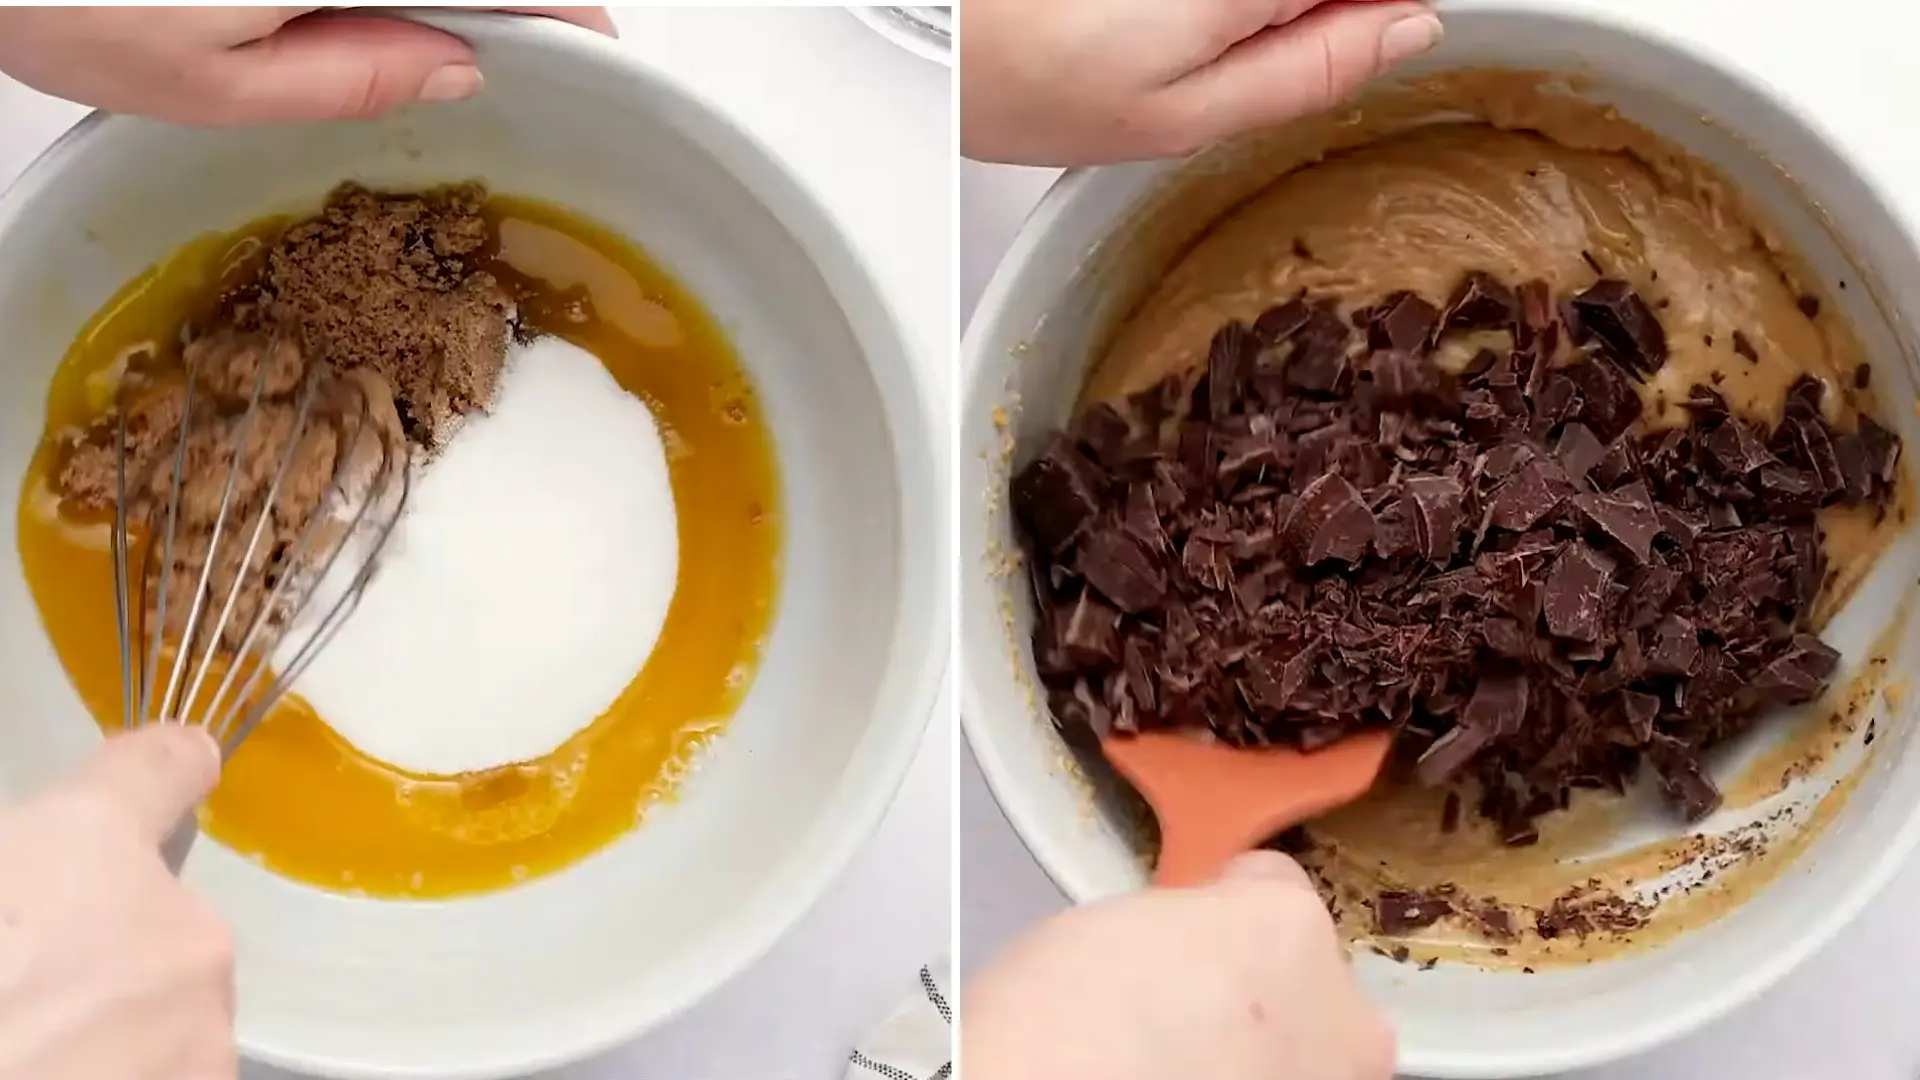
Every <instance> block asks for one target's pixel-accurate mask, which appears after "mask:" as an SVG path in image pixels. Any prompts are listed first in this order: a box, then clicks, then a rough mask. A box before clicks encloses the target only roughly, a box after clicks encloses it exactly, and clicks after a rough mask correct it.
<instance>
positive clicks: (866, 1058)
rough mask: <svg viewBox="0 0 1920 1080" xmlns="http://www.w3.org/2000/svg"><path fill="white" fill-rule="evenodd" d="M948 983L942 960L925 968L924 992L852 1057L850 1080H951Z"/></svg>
mask: <svg viewBox="0 0 1920 1080" xmlns="http://www.w3.org/2000/svg"><path fill="white" fill-rule="evenodd" d="M950 981H951V976H950V974H949V972H948V968H947V962H946V961H944V960H943V961H941V962H939V963H937V964H929V965H927V966H926V967H923V968H921V969H920V986H919V987H918V988H917V989H916V990H914V992H913V993H911V994H909V995H908V996H907V998H906V1000H904V1001H902V1002H901V1003H900V1005H899V1007H898V1008H896V1009H894V1010H893V1015H891V1016H889V1017H887V1022H886V1023H884V1024H881V1025H880V1026H879V1027H878V1028H875V1029H874V1031H873V1033H872V1034H870V1035H868V1036H867V1038H866V1040H865V1041H864V1042H862V1043H861V1044H860V1046H859V1048H858V1049H856V1050H855V1051H854V1052H853V1056H852V1058H851V1059H849V1061H848V1063H847V1080H952V1078H953V1006H951V1005H949V1004H947V991H946V986H947V983H948V982H950Z"/></svg>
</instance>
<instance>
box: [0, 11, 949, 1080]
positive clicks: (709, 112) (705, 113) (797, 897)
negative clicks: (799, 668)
mask: <svg viewBox="0 0 1920 1080" xmlns="http://www.w3.org/2000/svg"><path fill="white" fill-rule="evenodd" d="M388 13H389V14H391V15H394V16H398V17H404V18H409V19H415V20H417V21H420V22H423V23H427V24H429V25H432V26H435V27H438V28H440V29H443V30H446V31H448V32H450V33H453V34H455V35H457V36H459V37H462V38H464V39H466V40H468V41H470V42H472V43H473V44H474V45H475V46H476V49H477V50H478V51H479V53H480V56H481V66H482V67H483V68H484V67H485V63H486V58H485V54H486V50H487V49H488V48H489V47H493V46H497V45H501V44H506V43H512V44H514V45H525V44H529V43H532V44H535V45H537V46H538V47H540V48H545V49H550V50H553V51H555V52H558V53H572V54H573V55H575V56H578V57H581V58H583V59H591V60H592V61H593V62H595V63H596V64H598V65H600V66H602V67H604V68H607V69H609V70H610V71H617V72H618V73H619V74H620V75H621V76H622V77H624V78H626V79H628V80H630V81H631V83H632V84H633V92H632V93H631V95H630V96H631V98H632V99H633V102H634V107H636V108H645V107H647V106H646V102H647V101H648V100H650V99H672V100H676V101H677V103H678V104H679V105H680V106H682V107H683V108H685V110H686V111H687V112H688V113H689V114H692V115H694V116H697V117H698V121H699V124H698V126H699V129H700V131H701V134H700V135H698V136H695V137H696V138H697V139H698V141H702V142H711V143H716V144H730V146H729V147H728V149H730V151H731V152H733V153H735V154H739V155H743V156H746V157H749V158H751V159H753V160H754V161H755V163H756V171H757V176H756V177H755V180H756V182H757V183H758V184H760V185H766V186H770V187H772V188H775V189H778V195H779V196H780V200H779V201H780V203H781V210H780V211H779V212H778V213H776V218H777V219H778V220H779V221H780V222H781V224H782V226H783V227H784V228H785V229H786V231H787V232H788V233H789V234H791V236H792V238H793V241H794V243H795V244H797V245H798V246H799V248H800V249H801V250H802V252H804V253H805V255H806V257H807V259H808V261H809V262H810V263H811V264H813V265H814V267H815V268H816V269H817V270H818V271H819V272H820V273H821V275H822V278H823V279H824V281H825V282H826V284H827V286H828V289H829V291H830V292H833V293H835V294H836V298H838V296H839V294H843V293H845V292H847V291H849V290H851V291H853V292H854V293H855V294H856V296H855V299H856V300H857V302H858V303H859V304H860V305H861V306H862V307H864V308H866V309H868V310H869V312H870V315H871V319H872V322H871V327H870V328H871V330H872V332H873V334H874V335H875V336H876V337H878V338H880V339H882V340H881V347H880V348H879V349H863V350H860V353H861V359H862V361H863V362H864V363H865V366H866V367H867V368H868V370H869V372H870V374H871V375H872V376H873V378H874V382H875V384H876V386H877V387H878V390H879V397H880V400H881V407H882V413H883V416H882V419H883V421H884V422H885V424H886V425H887V429H888V433H889V446H890V449H891V450H892V451H893V453H892V455H891V456H892V458H893V465H894V468H895V470H896V473H897V481H896V482H897V488H896V491H895V498H896V499H897V500H898V501H899V504H900V507H901V511H900V518H899V527H900V539H899V542H900V544H901V545H902V546H903V549H906V550H915V549H917V550H919V551H922V552H926V553H930V556H929V557H930V558H931V559H932V560H933V561H934V563H935V565H939V566H943V567H945V566H950V565H951V555H950V552H951V550H952V545H951V540H950V533H951V531H952V530H951V528H950V527H949V522H950V517H949V514H948V502H949V500H948V499H946V498H945V497H944V495H945V491H946V486H945V484H944V481H945V480H946V478H947V476H948V470H947V467H946V450H947V446H946V441H945V440H940V439H935V438H933V437H932V436H931V434H929V433H932V432H936V431H939V430H942V429H941V428H940V426H939V424H940V423H941V412H940V409H939V402H938V399H937V397H936V396H935V394H934V392H933V386H932V383H931V380H930V379H929V378H928V377H927V375H926V374H924V373H923V372H922V371H921V369H920V361H919V360H918V359H917V358H916V357H915V356H914V352H915V350H914V347H913V344H912V340H913V339H912V337H911V336H910V335H909V334H908V333H907V329H906V324H905V322H904V320H903V319H902V317H901V314H900V312H899V311H898V310H897V306H896V304H895V303H894V302H893V301H892V300H891V299H890V298H889V296H888V294H887V292H886V290H885V289H883V288H881V286H880V281H879V278H878V275H877V272H876V269H875V267H874V266H873V265H872V263H871V261H870V260H869V259H868V258H866V257H865V256H863V255H862V254H861V253H860V251H859V249H858V247H857V245H855V244H854V243H853V241H852V239H851V237H850V236H849V235H848V232H847V230H846V227H845V225H844V224H843V223H842V222H841V220H840V219H839V218H838V217H836V216H835V214H834V213H833V211H832V210H831V209H830V207H829V204H828V202H827V200H826V199H825V198H824V197H823V195H822V193H821V191H820V189H819V187H818V186H817V185H816V184H814V183H813V182H812V181H810V180H809V179H808V178H807V177H806V176H804V175H803V174H802V173H801V172H800V171H798V170H797V169H796V168H795V167H794V166H793V164H792V163H791V162H790V161H789V160H788V159H787V158H786V157H785V156H784V155H782V154H781V153H780V152H778V151H777V150H775V149H774V148H773V147H772V146H770V145H768V143H767V142H766V141H765V140H764V139H763V138H762V137H761V136H760V135H759V134H757V133H756V132H755V131H754V130H752V129H751V128H750V127H749V126H748V125H747V124H745V123H743V122H742V121H741V120H740V119H738V118H737V117H735V116H734V115H733V113H732V112H731V111H730V110H728V109H727V108H726V107H724V106H722V105H720V104H718V103H717V102H716V101H715V100H714V99H713V98H712V97H711V96H710V95H709V94H707V93H706V92H703V91H701V90H699V89H697V88H695V87H693V86H691V85H688V84H687V83H686V82H685V81H683V80H682V79H681V78H680V77H679V76H677V75H675V74H672V73H671V72H669V71H667V70H664V69H662V68H660V67H659V66H657V65H655V64H653V63H652V62H651V61H649V60H647V59H646V58H645V57H643V56H640V55H638V54H636V53H635V52H633V51H632V50H628V49H624V48H622V47H621V46H620V44H619V43H618V41H616V40H614V39H611V38H607V37H604V36H602V35H600V34H597V33H594V32H592V31H589V30H585V29H582V28H580V27H576V26H572V25H570V24H567V23H563V22H560V21H558V20H554V19H550V18H545V17H540V16H533V15H523V14H503V13H482V12H472V11H458V10H447V9H420V8H412V9H404V8H403V9H390V10H389V12H388ZM147 122H148V121H141V120H136V119H134V118H132V117H127V116H121V115H116V114H112V113H108V112H105V111H103V110H93V111H91V112H89V113H88V114H87V115H86V116H84V117H83V118H81V119H80V120H79V121H78V122H77V123H75V124H74V125H73V126H72V127H70V128H68V129H67V130H66V131H65V132H63V133H62V134H61V135H60V136H59V137H58V138H57V139H55V140H54V141H53V142H52V143H51V144H50V145H49V146H48V147H47V148H46V149H45V150H43V151H42V152H41V153H40V154H39V155H38V156H36V157H35V158H34V159H33V161H32V162H31V163H29V164H28V165H27V167H26V168H25V169H23V170H22V171H21V172H20V174H19V176H18V177H16V178H15V179H14V180H13V182H12V183H11V184H9V185H8V186H7V187H6V189H5V191H4V192H0V233H3V232H4V231H5V229H6V227H7V225H8V223H9V222H11V221H12V220H14V219H16V218H17V217H18V216H19V215H20V214H22V213H23V212H24V211H26V210H27V209H28V208H29V207H30V206H31V204H32V203H33V202H34V201H35V200H36V199H38V198H39V197H40V196H41V194H42V193H43V192H44V191H45V190H46V189H47V188H49V187H51V186H53V185H56V184H57V183H58V182H59V180H60V178H61V176H62V175H63V174H64V173H65V172H66V171H67V169H69V168H70V167H71V164H72V161H73V159H74V157H75V155H76V153H77V152H78V151H79V150H80V148H81V147H83V146H84V145H86V144H87V143H88V142H89V141H90V140H98V139H100V138H105V137H110V136H111V135H112V134H113V132H114V131H115V130H116V129H117V128H118V127H119V126H121V125H122V124H126V123H147ZM749 190H750V191H753V187H752V186H750V187H749ZM755 194H756V198H758V197H759V195H758V193H757V192H756V193H755ZM763 201H765V200H763ZM842 303H843V306H844V303H845V302H844V301H842ZM849 317H850V318H851V316H849ZM916 532H917V533H918V535H916ZM922 561H925V560H922ZM907 568H908V566H907V564H906V563H905V562H903V565H902V569H901V573H902V575H903V577H904V575H905V573H906V570H907ZM927 596H928V597H929V599H930V600H931V603H927V604H923V605H920V606H919V607H918V610H917V614H916V612H915V611H914V610H913V609H912V608H911V607H910V606H909V605H906V604H900V605H897V606H896V608H895V616H896V622H895V628H894V631H893V637H892V641H891V646H892V648H891V650H890V660H889V663H888V665H887V666H886V667H885V668H883V669H882V673H881V686H882V690H883V696H881V697H880V698H879V700H878V701H877V702H876V707H875V709H874V716H875V718H876V719H875V721H874V722H873V723H870V724H869V726H868V728H867V730H866V731H865V732H864V733H863V734H862V735H861V736H860V738H859V740H858V742H856V743H855V744H854V753H855V755H856V756H859V757H861V758H863V764H864V765H865V766H866V768H864V769H862V770H858V771H857V774H856V773H855V772H849V773H848V774H847V775H846V776H845V777H844V778H843V779H842V780H841V782H840V783H839V785H838V786H837V787H836V788H835V789H834V790H833V792H832V794H831V795H830V796H829V802H828V805H827V807H826V809H825V811H824V812H823V813H822V814H821V815H820V816H819V819H818V820H819V822H820V823H821V825H820V826H817V827H816V829H815V831H814V832H813V833H812V834H811V835H813V836H814V837H817V838H818V839H817V840H816V841H815V850H816V851H817V853H818V854H819V856H820V857H819V858H817V859H815V860H814V861H812V862H811V863H806V864H804V865H803V866H802V868H801V869H799V870H797V871H796V872H795V873H794V874H793V875H792V877H791V878H790V879H789V880H787V881H785V882H783V883H782V884H783V885H785V886H788V887H787V888H785V889H784V890H783V891H781V893H780V895H779V896H777V897H773V898H771V899H764V897H765V896H766V894H768V893H769V892H770V891H771V890H768V889H766V888H765V887H764V886H763V887H762V888H761V889H760V894H761V895H762V897H763V899H762V900H761V901H759V902H758V903H755V904H753V906H751V907H748V908H745V909H743V911H742V916H743V920H742V921H743V922H747V923H748V924H749V925H751V926H752V930H751V932H750V933H746V934H736V935H730V936H725V937H716V938H715V939H714V943H713V945H712V946H711V947H710V948H709V949H708V950H707V951H706V957H705V959H704V961H703V962H702V963H700V964H699V965H698V967H697V968H696V970H698V971H699V972H700V974H699V975H698V977H697V978H695V979H692V980H690V981H688V982H686V983H684V984H683V986H684V993H682V994H681V995H680V997H679V998H678V1000H677V1001H675V1002H674V1003H672V1004H670V1005H666V1006H663V1007H657V1008H652V1009H649V1010H642V1011H640V1012H639V1013H638V1014H634V1013H631V1012H630V1013H629V1014H628V1015H627V1018H626V1019H625V1020H624V1021H623V1022H609V1023H604V1024H601V1025H599V1027H598V1028H597V1029H596V1030H592V1031H590V1032H587V1033H584V1034H582V1035H581V1036H580V1037H578V1038H574V1039H572V1040H570V1041H568V1042H567V1043H566V1044H565V1045H547V1046H540V1047H536V1046H528V1047H526V1048H524V1049H522V1050H521V1051H519V1052H517V1053H514V1054H513V1055H511V1056H506V1055H496V1056H494V1057H492V1058H490V1059H487V1060H480V1061H465V1062H459V1063H455V1064H452V1065H445V1066H434V1067H432V1068H431V1069H428V1070H418V1069H395V1068H392V1067H386V1066H381V1065H379V1064H377V1063H374V1062H370V1061H366V1060H363V1059H345V1058H340V1057H335V1056H329V1055H327V1054H324V1053H309V1052H300V1051H294V1052H289V1051H285V1050H282V1049H279V1048H276V1047H275V1046H272V1045H265V1044H262V1043H259V1042H256V1041H253V1040H251V1039H249V1038H248V1036H247V1033H246V1031H245V1030H244V1028H240V1027H237V1028H236V1038H237V1040H238V1044H239V1049H240V1051H241V1053H242V1054H243V1055H244V1056H245V1057H246V1059H248V1060H250V1061H254V1062H257V1063H259V1064H263V1065H268V1066H272V1067H276V1068H281V1069H290V1070H296V1071H298V1072H301V1073H303V1074H310V1075H314V1076H331V1077H338V1078H341V1080H397V1078H399V1077H402V1076H406V1077H418V1078H423V1080H424V1078H426V1077H432V1078H434V1080H504V1078H507V1077H513V1076H522V1075H526V1074H529V1073H535V1072H540V1071H542V1070H546V1069H551V1068H556V1067H560V1066H564V1065H567V1064H570V1063H573V1062H577V1061H580V1060H582V1059H585V1058H589V1057H592V1056H595V1055H597V1054H601V1053H604V1052H606V1051H608V1050H611V1049H614V1048H616V1047H618V1046H621V1045H624V1044H626V1043H628V1042H631V1041H633V1040H635V1039H637V1038H639V1037H640V1036H642V1035H644V1034H646V1033H648V1032H650V1031H653V1030H656V1029H658V1028H659V1027H660V1026H662V1025H664V1024H666V1023H668V1022H670V1021H672V1020H673V1019H674V1018H676V1017H678V1016H679V1015H681V1014H682V1013H684V1012H686V1011H687V1010H688V1009H690V1008H692V1007H693V1006H694V1005H696V1004H698V1003H699V1002H701V1001H702V1000H704V999H705V998H707V997H709V996H711V995H712V993H713V992H714V991H716V990H718V989H719V988H720V987H722V986H723V985H725V984H727V983H728V982H730V981H732V980H733V979H734V978H736V977H738V976H739V975H741V974H742V973H744V972H745V971H746V970H747V969H748V968H749V967H751V966H753V965H754V964H755V963H757V962H758V961H760V960H761V959H762V958H764V957H765V956H766V955H767V954H768V953H769V952H770V951H771V950H772V949H773V947H774V946H775V945H776V944H778V943H779V942H780V941H781V940H782V939H783V938H785V937H786V935H787V934H788V933H789V932H790V931H791V930H792V929H793V928H794V926H795V925H796V924H797V923H798V922H800V920H801V919H802V918H803V917H804V916H806V915H807V914H808V913H809V912H811V911H812V909H813V908H814V907H815V906H816V905H817V904H818V903H819V901H820V899H821V898H822V897H823V896H824V894H825V893H826V892H827V890H828V889H829V887H831V886H832V885H834V884H835V883H837V882H838V881H839V879H840V878H841V877H842V876H843V873H844V871H845V870H846V868H847V866H848V865H849V864H850V863H851V862H852V860H853V858H854V856H855V855H856V854H858V853H859V851H860V849H861V848H862V847H863V846H864V845H865V844H866V843H867V842H868V841H869V840H870V839H871V838H872V836H873V835H874V833H875V832H876V831H877V830H878V829H879V826H880V824H881V821H882V819H883V818H884V816H885V815H886V813H887V811H888V810H889V809H890V808H891V806H892V805H893V803H894V801H895V798H896V797H897V795H898V792H899V790H900V787H901V785H902V784H903V783H904V782H905V780H906V777H907V774H908V772H909V770H910V768H911V766H912V764H913V761H914V759H915V757H916V756H917V755H918V753H919V752H920V749H921V747H922V746H923V744H924V743H925V741H926V739H927V737H928V729H929V727H930V726H931V723H932V721H933V717H934V712H935V706H936V705H937V703H938V701H939V695H940V690H941V687H942V683H943V681H944V680H945V679H946V677H947V673H948V670H949V667H950V656H951V652H952V650H951V648H950V643H951V620H950V618H949V617H948V613H949V612H950V611H951V610H952V607H951V603H952V602H951V597H950V590H949V589H946V588H935V589H931V590H927ZM889 687H891V690H890V691H889V690H888V688H889ZM823 834H824V835H823Z"/></svg>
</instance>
